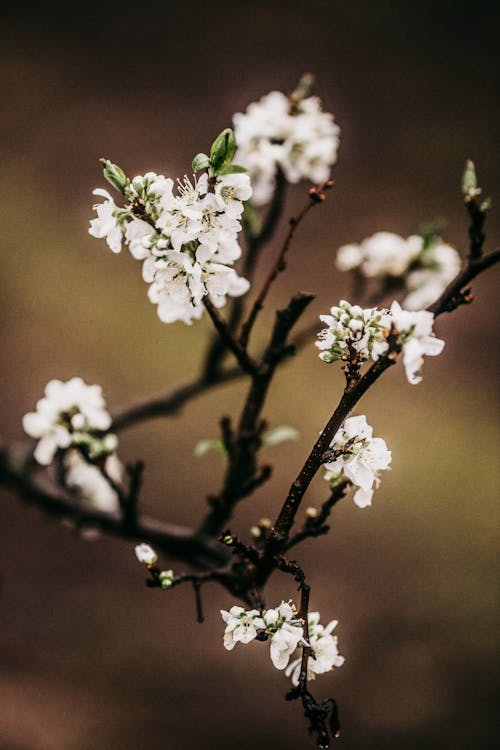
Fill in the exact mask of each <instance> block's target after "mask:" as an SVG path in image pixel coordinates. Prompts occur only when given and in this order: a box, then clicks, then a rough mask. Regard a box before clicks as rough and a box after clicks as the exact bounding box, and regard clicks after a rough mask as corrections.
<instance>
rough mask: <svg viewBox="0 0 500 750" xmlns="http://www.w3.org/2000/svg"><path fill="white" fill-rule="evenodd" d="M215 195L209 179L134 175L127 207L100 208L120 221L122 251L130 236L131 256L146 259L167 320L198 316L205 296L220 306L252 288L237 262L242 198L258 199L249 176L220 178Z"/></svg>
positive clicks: (146, 274) (153, 293)
mask: <svg viewBox="0 0 500 750" xmlns="http://www.w3.org/2000/svg"><path fill="white" fill-rule="evenodd" d="M175 188H176V189H175ZM213 190H214V192H210V191H209V183H208V175H207V174H203V175H202V176H201V177H200V178H199V179H198V180H196V179H194V180H193V181H191V180H189V179H188V178H187V177H184V179H183V180H178V181H177V184H176V185H175V184H174V181H173V180H172V179H171V178H168V177H164V176H163V175H157V174H155V173H154V172H148V173H147V174H146V175H144V176H140V175H138V176H136V177H134V179H133V180H132V181H131V182H130V184H129V185H128V187H127V188H126V190H125V195H126V197H127V199H128V200H129V201H130V205H129V206H127V207H125V208H123V209H117V208H116V206H115V205H114V204H113V207H111V206H110V205H109V206H108V204H104V208H103V207H99V211H101V213H102V212H103V211H105V212H107V213H106V216H107V217H108V218H109V221H110V222H111V219H112V220H113V222H114V224H113V226H118V224H119V227H120V243H119V244H120V247H121V239H122V235H124V240H125V243H126V244H127V245H128V247H129V250H130V253H131V254H132V255H133V257H134V258H136V259H137V260H141V261H143V272H142V275H143V278H144V280H145V281H146V283H148V284H149V285H150V286H149V289H148V297H149V299H150V301H151V302H153V303H154V304H156V305H157V306H158V316H159V318H160V320H162V321H163V322H165V323H173V322H175V321H177V320H181V321H183V322H184V323H188V324H190V323H191V322H192V321H193V320H196V319H198V318H200V317H201V315H202V314H203V309H204V308H203V298H204V297H205V296H207V295H208V297H209V298H210V300H211V301H212V303H213V304H214V305H215V306H216V307H221V306H223V305H224V304H225V303H226V298H227V297H228V296H231V297H238V296H240V295H242V294H245V292H247V291H248V288H249V283H248V281H247V280H246V279H243V278H241V277H240V276H238V274H237V273H236V271H235V270H234V268H233V265H234V263H235V261H236V260H237V259H238V258H239V257H240V255H241V248H240V246H239V244H238V233H239V232H240V231H241V223H240V221H239V218H240V217H241V214H242V212H243V201H245V200H248V199H249V198H250V196H251V194H252V189H251V187H250V180H249V177H248V175H247V174H243V173H235V174H228V175H220V176H217V177H216V178H215V181H214V185H213ZM105 192H106V191H101V194H103V193H105ZM106 195H108V194H107V193H106ZM109 201H111V198H110V197H109ZM109 201H108V203H109ZM117 217H118V218H117ZM95 221H97V220H94V222H95ZM117 222H118V223H117ZM107 231H108V226H107V225H106V226H105V227H104V226H103V227H102V228H101V230H100V233H99V234H95V232H94V230H92V233H94V234H95V236H107V235H106V232H107ZM113 236H114V235H113ZM113 247H114V248H115V249H116V248H117V245H116V244H115V243H113ZM118 249H120V248H119V247H118Z"/></svg>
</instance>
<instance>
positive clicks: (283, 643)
mask: <svg viewBox="0 0 500 750" xmlns="http://www.w3.org/2000/svg"><path fill="white" fill-rule="evenodd" d="M221 615H222V619H223V620H224V622H225V623H226V630H225V632H224V647H225V648H226V649H227V650H228V651H231V650H232V649H233V648H234V647H235V645H236V644H237V643H250V641H253V640H254V639H255V638H258V639H259V640H269V641H270V656H271V661H272V662H273V664H274V666H275V667H276V669H286V672H285V674H287V675H288V676H290V675H292V680H293V682H294V684H295V685H296V684H297V681H296V680H298V674H299V673H300V661H301V660H300V658H298V659H296V660H294V661H292V662H290V658H291V656H292V655H293V654H294V652H295V651H296V649H297V648H299V647H300V646H306V645H309V644H310V645H311V647H312V649H313V652H314V657H315V658H314V659H310V660H309V670H308V678H309V679H314V676H315V675H316V674H320V673H322V672H329V671H330V670H331V669H333V667H340V666H341V665H342V664H343V663H344V659H343V657H342V656H340V655H339V653H338V649H337V638H336V637H333V636H332V635H331V631H332V630H333V628H334V627H335V626H336V624H337V622H336V621H332V622H331V623H329V624H328V625H327V626H326V627H323V626H322V625H320V624H319V613H318V612H311V613H310V614H309V618H308V622H309V639H310V640H309V644H308V643H307V642H306V641H305V640H304V628H303V622H302V620H300V619H299V618H298V614H297V610H296V608H295V606H294V605H293V604H291V603H290V602H281V604H280V605H279V606H278V607H276V608H275V609H267V610H264V611H263V612H259V610H257V609H251V610H245V609H244V608H243V607H238V606H234V607H231V609H230V610H229V612H226V611H225V610H221ZM313 661H314V666H312V663H313ZM297 667H298V668H297Z"/></svg>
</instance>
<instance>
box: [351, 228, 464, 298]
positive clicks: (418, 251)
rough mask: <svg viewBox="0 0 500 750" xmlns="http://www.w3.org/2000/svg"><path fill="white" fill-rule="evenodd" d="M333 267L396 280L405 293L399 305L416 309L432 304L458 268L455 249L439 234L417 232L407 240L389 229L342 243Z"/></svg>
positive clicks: (459, 262)
mask: <svg viewBox="0 0 500 750" xmlns="http://www.w3.org/2000/svg"><path fill="white" fill-rule="evenodd" d="M336 264H337V268H339V269H340V270H341V271H351V270H354V269H356V270H358V271H360V272H361V273H362V274H363V276H365V277H366V278H382V279H383V278H392V279H400V280H401V283H402V284H404V286H405V289H406V290H407V292H408V294H407V296H406V297H405V298H404V300H403V303H402V304H403V306H404V307H405V308H406V309H408V310H420V309H422V308H425V307H427V306H428V305H430V304H432V302H434V301H435V300H436V299H437V298H438V297H439V295H440V294H441V292H442V291H443V290H444V289H445V288H446V286H447V285H448V284H449V283H450V281H451V280H452V279H454V278H455V276H456V275H457V273H458V272H459V271H460V266H461V261H460V256H459V254H458V252H457V251H456V250H455V248H454V247H452V246H451V245H447V244H445V243H444V242H443V241H442V240H441V238H440V237H437V236H433V237H431V238H429V239H428V240H425V239H424V238H423V237H421V236H418V235H411V236H410V237H408V238H407V239H405V238H404V237H400V236H399V235H398V234H394V233H393V232H377V233H376V234H374V235H373V236H371V237H367V238H366V239H365V240H363V242H361V244H359V245H357V244H349V245H343V246H342V247H341V248H339V250H338V252H337V260H336Z"/></svg>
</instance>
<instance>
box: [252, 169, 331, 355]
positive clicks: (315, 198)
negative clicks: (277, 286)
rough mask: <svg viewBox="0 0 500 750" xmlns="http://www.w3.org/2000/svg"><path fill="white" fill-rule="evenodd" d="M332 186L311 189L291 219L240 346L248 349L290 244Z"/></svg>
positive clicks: (253, 307)
mask: <svg viewBox="0 0 500 750" xmlns="http://www.w3.org/2000/svg"><path fill="white" fill-rule="evenodd" d="M332 185H333V182H332V180H327V181H326V182H325V183H323V185H320V186H319V187H312V188H310V190H309V193H308V201H307V203H306V205H305V206H304V208H303V209H302V210H301V211H300V213H299V214H298V216H296V217H295V218H293V219H290V226H289V229H288V232H287V234H286V237H285V241H284V242H283V245H282V246H281V249H280V251H279V253H278V255H277V257H276V260H275V262H274V264H273V265H272V267H271V269H270V271H269V273H268V275H267V277H266V279H265V281H264V284H263V285H262V289H261V290H260V292H259V294H258V295H257V298H256V300H255V302H254V303H253V306H252V309H251V311H250V313H249V315H248V318H247V319H246V321H245V322H244V323H243V325H242V327H241V334H240V344H241V345H242V346H243V347H244V348H246V347H247V345H248V339H249V337H250V333H251V331H252V328H253V326H254V324H255V321H256V319H257V316H258V314H259V312H260V311H261V310H262V308H263V306H264V302H265V299H266V297H267V293H268V292H269V289H270V288H271V285H272V283H273V281H274V280H275V279H276V277H277V275H278V273H279V272H280V271H283V270H284V269H285V257H286V254H287V252H288V250H289V248H290V244H291V242H292V240H293V237H294V234H295V232H296V230H297V227H298V226H299V225H300V224H301V222H302V221H303V219H304V218H305V217H306V216H307V214H308V213H309V211H310V210H311V208H312V207H313V206H316V205H318V203H322V202H323V201H324V200H325V194H324V191H325V190H327V189H329V188H331V187H332Z"/></svg>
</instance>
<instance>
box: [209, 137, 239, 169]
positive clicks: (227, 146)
mask: <svg viewBox="0 0 500 750" xmlns="http://www.w3.org/2000/svg"><path fill="white" fill-rule="evenodd" d="M235 151H236V138H235V137H234V133H233V131H232V130H231V128H226V129H225V130H223V131H222V133H221V134H220V135H218V136H217V138H216V139H215V141H214V142H213V143H212V148H211V149H210V166H211V167H212V169H213V170H214V172H215V173H216V174H218V173H219V170H220V168H221V167H222V166H224V165H226V164H230V163H231V159H232V158H233V156H234V152H235Z"/></svg>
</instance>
